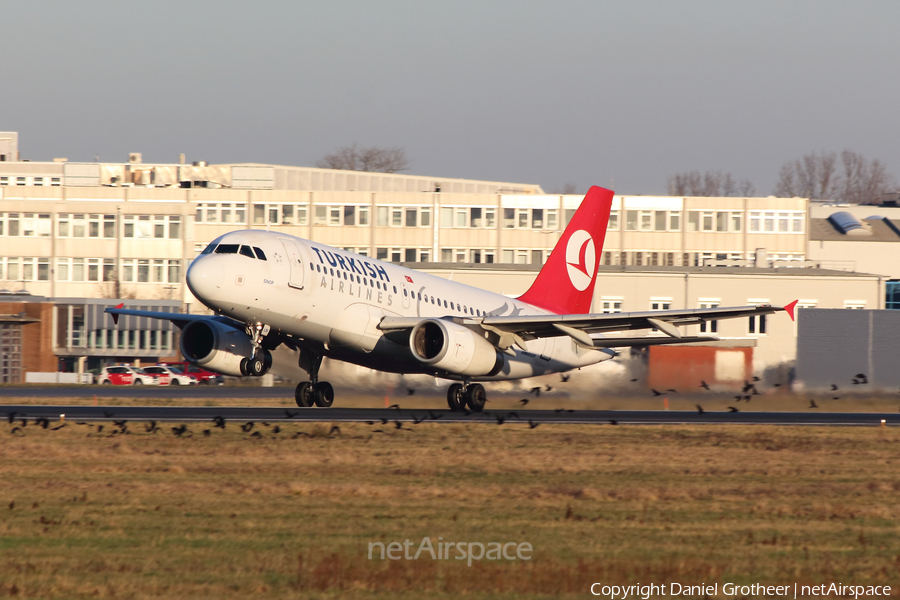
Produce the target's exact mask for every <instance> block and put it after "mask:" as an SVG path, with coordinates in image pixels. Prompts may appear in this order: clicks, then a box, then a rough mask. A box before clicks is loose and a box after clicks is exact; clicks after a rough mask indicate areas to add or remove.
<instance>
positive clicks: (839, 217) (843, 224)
mask: <svg viewBox="0 0 900 600" xmlns="http://www.w3.org/2000/svg"><path fill="white" fill-rule="evenodd" d="M828 220H829V221H830V222H831V224H832V225H834V228H835V229H837V230H838V231H840V232H841V233H843V234H844V235H852V236H867V235H872V229H871V227H869V226H868V225H864V224H863V223H862V221H860V220H859V219H857V218H856V217H854V216H853V215H851V214H850V213H848V212H847V211H843V210H842V211H841V212H836V213H834V214H832V215H831V216H830V217H828Z"/></svg>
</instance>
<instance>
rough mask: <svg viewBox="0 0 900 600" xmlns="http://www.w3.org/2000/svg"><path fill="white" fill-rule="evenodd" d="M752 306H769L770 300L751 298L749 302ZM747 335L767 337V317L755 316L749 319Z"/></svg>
mask: <svg viewBox="0 0 900 600" xmlns="http://www.w3.org/2000/svg"><path fill="white" fill-rule="evenodd" d="M747 304H749V305H750V306H762V305H767V304H769V300H768V299H761V298H756V299H753V298H751V299H750V300H748V301H747ZM747 322H748V324H747V333H750V334H753V335H766V315H753V316H751V317H748V319H747Z"/></svg>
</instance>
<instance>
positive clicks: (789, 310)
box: [784, 300, 799, 321]
mask: <svg viewBox="0 0 900 600" xmlns="http://www.w3.org/2000/svg"><path fill="white" fill-rule="evenodd" d="M797 302H799V300H794V301H793V302H791V303H790V304H785V305H784V312H786V313H787V314H788V316H789V317H790V318H791V321H793V320H795V319H794V309H796V308H797Z"/></svg>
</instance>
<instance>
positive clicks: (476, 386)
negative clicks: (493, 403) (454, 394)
mask: <svg viewBox="0 0 900 600" xmlns="http://www.w3.org/2000/svg"><path fill="white" fill-rule="evenodd" d="M485 402H487V392H485V391H484V386H483V385H481V384H480V383H473V384H472V385H470V386H469V388H468V389H467V390H466V404H468V405H469V408H470V409H471V410H473V411H475V412H481V411H483V410H484V403H485Z"/></svg>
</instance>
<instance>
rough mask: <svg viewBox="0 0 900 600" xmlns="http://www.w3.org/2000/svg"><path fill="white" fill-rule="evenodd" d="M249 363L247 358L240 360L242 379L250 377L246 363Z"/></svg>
mask: <svg viewBox="0 0 900 600" xmlns="http://www.w3.org/2000/svg"><path fill="white" fill-rule="evenodd" d="M249 362H250V359H249V358H242V359H241V375H243V376H244V377H247V376H248V375H250V367H249V366H247V363H249Z"/></svg>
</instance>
